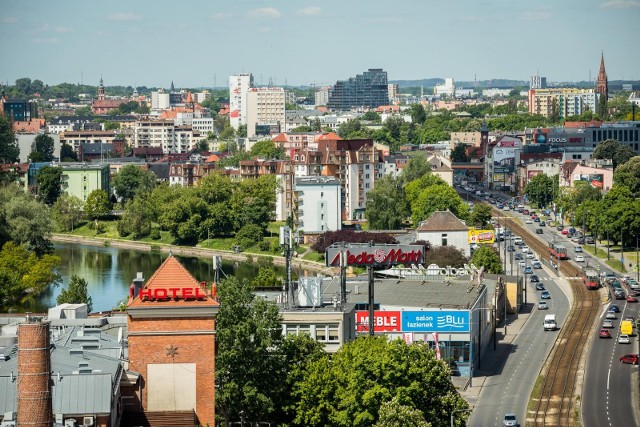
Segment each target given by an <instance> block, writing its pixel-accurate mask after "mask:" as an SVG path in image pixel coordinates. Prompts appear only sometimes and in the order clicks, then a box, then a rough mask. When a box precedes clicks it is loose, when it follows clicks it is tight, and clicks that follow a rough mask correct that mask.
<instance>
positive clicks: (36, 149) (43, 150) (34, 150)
mask: <svg viewBox="0 0 640 427" xmlns="http://www.w3.org/2000/svg"><path fill="white" fill-rule="evenodd" d="M53 150H54V147H53V138H51V137H50V136H49V135H44V134H41V135H38V136H36V139H35V140H34V141H33V145H32V147H31V154H29V159H30V160H31V161H32V162H34V163H36V162H52V161H53V159H54V157H53Z"/></svg>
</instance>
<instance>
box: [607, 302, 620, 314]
mask: <svg viewBox="0 0 640 427" xmlns="http://www.w3.org/2000/svg"><path fill="white" fill-rule="evenodd" d="M609 311H613V312H615V313H620V307H618V306H617V305H616V304H611V307H609Z"/></svg>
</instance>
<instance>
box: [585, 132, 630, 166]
mask: <svg viewBox="0 0 640 427" xmlns="http://www.w3.org/2000/svg"><path fill="white" fill-rule="evenodd" d="M635 156H637V153H636V152H635V151H633V149H632V148H631V147H629V146H628V145H625V144H620V143H619V142H618V141H617V140H615V139H607V140H606V141H603V142H601V143H599V144H598V145H597V146H596V148H595V149H594V150H593V158H594V159H610V160H611V161H612V162H613V168H614V169H616V168H617V167H618V166H619V165H622V164H624V163H626V162H628V161H629V160H630V159H631V158H632V157H635Z"/></svg>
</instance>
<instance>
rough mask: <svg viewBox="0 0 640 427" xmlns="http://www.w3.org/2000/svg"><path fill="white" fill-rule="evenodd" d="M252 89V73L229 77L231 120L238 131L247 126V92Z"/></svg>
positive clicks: (232, 125)
mask: <svg viewBox="0 0 640 427" xmlns="http://www.w3.org/2000/svg"><path fill="white" fill-rule="evenodd" d="M252 87H253V75H252V74H251V73H242V74H238V75H235V76H229V120H230V123H231V127H232V128H234V129H236V130H238V128H239V127H240V125H246V124H247V92H248V91H249V89H250V88H252Z"/></svg>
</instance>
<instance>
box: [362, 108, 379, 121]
mask: <svg viewBox="0 0 640 427" xmlns="http://www.w3.org/2000/svg"><path fill="white" fill-rule="evenodd" d="M361 118H362V120H366V121H368V122H374V123H380V122H382V118H381V117H380V114H378V113H376V112H375V111H367V112H366V113H364V114H363V115H362V117H361Z"/></svg>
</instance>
